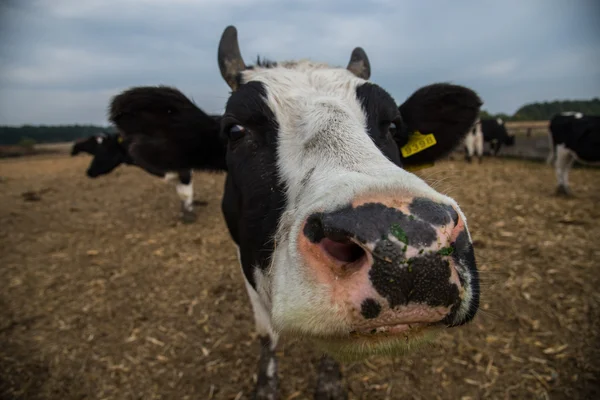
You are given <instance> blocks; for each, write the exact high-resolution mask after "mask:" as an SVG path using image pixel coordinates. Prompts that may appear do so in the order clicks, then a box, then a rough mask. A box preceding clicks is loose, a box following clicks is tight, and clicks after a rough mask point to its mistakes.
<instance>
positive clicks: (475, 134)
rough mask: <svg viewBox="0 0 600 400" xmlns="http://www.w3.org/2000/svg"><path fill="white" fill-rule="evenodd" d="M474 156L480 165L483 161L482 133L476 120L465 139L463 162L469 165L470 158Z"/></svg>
mask: <svg viewBox="0 0 600 400" xmlns="http://www.w3.org/2000/svg"><path fill="white" fill-rule="evenodd" d="M474 155H476V156H477V159H478V160H479V164H481V162H482V159H483V132H482V130H481V121H480V120H479V119H478V120H477V121H476V122H475V124H473V127H472V128H471V129H470V130H469V133H467V136H466V137H465V160H466V161H467V162H468V163H471V160H472V157H473V156H474Z"/></svg>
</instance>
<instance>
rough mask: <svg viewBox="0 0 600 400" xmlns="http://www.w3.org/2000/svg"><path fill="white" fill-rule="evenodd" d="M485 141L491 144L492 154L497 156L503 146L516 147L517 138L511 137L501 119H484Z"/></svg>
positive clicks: (482, 122)
mask: <svg viewBox="0 0 600 400" xmlns="http://www.w3.org/2000/svg"><path fill="white" fill-rule="evenodd" d="M481 130H482V131H483V140H484V141H485V142H486V143H489V144H490V154H491V155H493V156H497V155H498V152H499V151H500V148H502V145H503V144H504V145H506V146H514V144H515V136H514V135H509V134H508V132H507V130H506V125H504V121H502V119H501V118H493V119H482V120H481Z"/></svg>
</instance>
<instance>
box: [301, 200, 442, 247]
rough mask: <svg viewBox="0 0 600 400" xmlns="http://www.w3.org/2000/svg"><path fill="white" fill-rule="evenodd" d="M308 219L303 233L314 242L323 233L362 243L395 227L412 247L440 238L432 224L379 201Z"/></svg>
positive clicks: (381, 236) (383, 235) (377, 238)
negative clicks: (352, 238) (351, 238)
mask: <svg viewBox="0 0 600 400" xmlns="http://www.w3.org/2000/svg"><path fill="white" fill-rule="evenodd" d="M308 221H309V223H307V224H306V226H305V229H304V234H305V235H306V237H307V238H308V239H309V240H311V241H313V242H319V241H320V240H321V239H322V238H323V237H324V236H327V237H329V238H333V237H339V238H345V237H354V238H356V239H358V240H359V241H361V242H363V243H368V242H375V241H377V240H379V239H381V238H383V237H387V236H388V234H390V233H391V230H392V227H399V228H400V229H401V230H402V231H403V232H404V234H405V236H406V239H407V244H409V245H411V246H415V247H427V246H430V245H431V244H432V243H433V242H434V241H435V240H436V239H437V233H436V231H435V229H434V228H433V227H432V226H431V224H429V223H427V222H424V221H421V220H419V219H416V218H414V217H412V216H407V215H406V214H404V213H403V212H402V211H400V210H397V209H395V208H391V207H387V206H385V205H383V204H380V203H366V204H363V205H360V206H358V207H356V208H353V207H352V206H347V207H344V208H342V209H340V210H337V211H334V212H331V213H327V214H321V213H317V214H313V215H311V216H310V217H309V219H308Z"/></svg>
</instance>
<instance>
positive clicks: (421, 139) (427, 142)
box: [400, 131, 437, 158]
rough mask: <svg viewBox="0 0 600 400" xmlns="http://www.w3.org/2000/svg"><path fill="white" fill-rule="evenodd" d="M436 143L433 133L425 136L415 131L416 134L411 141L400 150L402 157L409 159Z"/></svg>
mask: <svg viewBox="0 0 600 400" xmlns="http://www.w3.org/2000/svg"><path fill="white" fill-rule="evenodd" d="M436 143H437V141H436V140H435V136H433V133H430V134H428V135H423V134H421V132H419V131H415V133H414V134H412V135H411V137H410V139H408V143H406V144H405V145H404V146H402V147H401V148H400V152H401V153H402V157H404V158H407V157H410V156H412V155H413V154H416V153H418V152H420V151H423V150H425V149H427V148H429V147H431V146H433V145H435V144H436Z"/></svg>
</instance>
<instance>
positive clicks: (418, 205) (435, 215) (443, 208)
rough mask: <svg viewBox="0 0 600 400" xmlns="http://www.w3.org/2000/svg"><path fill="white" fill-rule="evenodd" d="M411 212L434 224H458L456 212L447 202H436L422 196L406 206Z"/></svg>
mask: <svg viewBox="0 0 600 400" xmlns="http://www.w3.org/2000/svg"><path fill="white" fill-rule="evenodd" d="M408 209H409V211H410V212H411V214H413V215H415V216H416V217H419V218H421V219H422V220H424V221H427V222H429V223H431V224H433V225H436V226H442V225H448V224H449V223H450V222H453V223H454V226H456V225H457V224H458V213H457V212H456V210H454V208H452V206H450V205H448V204H440V203H436V202H435V201H433V200H429V199H427V198H424V197H417V198H415V199H414V200H413V201H412V203H410V206H409V207H408Z"/></svg>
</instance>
